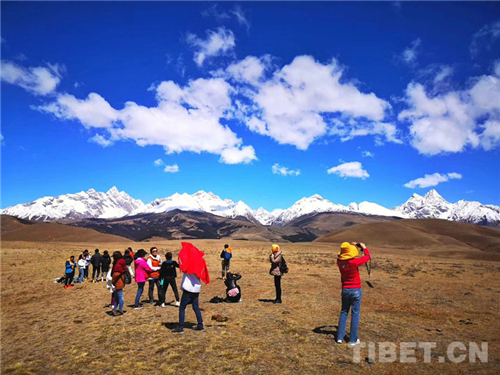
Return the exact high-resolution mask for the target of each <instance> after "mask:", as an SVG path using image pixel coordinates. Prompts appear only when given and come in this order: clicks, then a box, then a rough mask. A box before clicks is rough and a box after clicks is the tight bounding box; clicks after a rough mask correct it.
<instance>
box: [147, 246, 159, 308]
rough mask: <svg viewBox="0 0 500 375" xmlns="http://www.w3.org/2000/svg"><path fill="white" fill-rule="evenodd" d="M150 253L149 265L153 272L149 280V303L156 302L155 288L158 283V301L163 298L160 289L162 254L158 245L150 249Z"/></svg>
mask: <svg viewBox="0 0 500 375" xmlns="http://www.w3.org/2000/svg"><path fill="white" fill-rule="evenodd" d="M149 252H150V254H149V257H148V266H149V268H151V272H150V273H149V277H148V282H149V293H148V296H149V303H151V304H153V303H154V298H153V295H154V288H155V285H156V291H157V293H158V301H160V300H161V289H160V268H161V256H160V254H158V249H157V248H156V247H152V248H151V249H150V250H149Z"/></svg>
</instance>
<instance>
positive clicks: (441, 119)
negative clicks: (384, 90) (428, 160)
mask: <svg viewBox="0 0 500 375" xmlns="http://www.w3.org/2000/svg"><path fill="white" fill-rule="evenodd" d="M494 74H496V70H495V73H494ZM471 81H472V84H471V87H470V88H468V89H466V90H462V91H448V92H446V93H442V94H439V95H432V94H430V93H429V91H430V92H433V91H435V90H433V88H430V89H426V88H425V87H424V86H423V85H422V84H420V83H416V82H411V83H410V84H409V85H408V86H407V89H406V97H405V101H406V103H407V104H408V106H409V108H408V109H406V110H404V111H402V112H400V113H399V115H398V118H399V119H400V120H407V121H409V123H410V127H409V129H410V138H411V144H412V145H413V147H415V148H416V149H417V150H418V151H419V152H420V153H421V154H424V155H436V154H440V153H446V152H461V151H463V150H464V149H465V148H466V147H467V146H470V147H473V148H476V147H479V146H482V147H483V148H484V149H491V148H492V147H496V146H498V138H497V136H496V131H497V126H498V122H499V121H500V78H499V77H498V76H495V75H484V76H481V77H476V78H475V79H473V80H471ZM485 118H486V120H487V121H486V122H485V123H484V124H481V121H484V119H485Z"/></svg>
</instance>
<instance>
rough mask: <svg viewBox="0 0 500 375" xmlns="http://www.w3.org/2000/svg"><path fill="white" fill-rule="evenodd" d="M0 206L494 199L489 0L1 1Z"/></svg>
mask: <svg viewBox="0 0 500 375" xmlns="http://www.w3.org/2000/svg"><path fill="white" fill-rule="evenodd" d="M1 11H2V13H1V21H2V26H1V37H2V43H1V59H2V73H1V77H2V86H1V110H2V111H1V120H2V122H1V137H2V145H1V159H2V160H1V167H2V172H1V178H2V179H1V188H2V189H1V207H2V208H5V207H8V206H11V205H15V204H18V203H23V202H30V201H33V200H35V199H37V198H40V197H43V196H56V195H60V194H67V193H76V192H79V191H82V190H88V189H90V188H94V189H96V190H98V191H107V190H108V189H110V188H111V187H112V186H116V187H117V188H118V189H119V190H123V191H126V192H127V193H128V194H130V195H131V196H132V197H134V198H137V199H141V200H143V201H144V202H145V203H149V202H150V201H152V200H153V199H155V198H163V197H167V196H169V195H171V194H173V193H175V192H179V193H183V192H187V193H194V192H196V191H198V190H205V191H212V192H214V193H215V194H217V195H219V196H221V197H222V198H229V199H232V200H234V201H237V200H242V201H244V202H245V203H247V204H248V205H250V206H251V207H252V208H254V209H256V208H258V207H260V206H263V207H264V208H266V209H268V210H272V209H275V208H287V207H289V206H290V205H292V204H293V203H294V202H295V201H297V200H298V199H300V198H302V197H304V196H311V195H313V194H320V195H321V196H323V197H324V198H327V199H329V200H331V201H332V202H334V203H339V204H349V203H350V202H358V203H359V202H361V201H364V200H367V201H371V202H376V203H379V204H381V205H383V206H385V207H388V208H391V207H394V206H396V205H399V204H401V203H403V202H404V201H406V200H407V199H408V198H409V197H410V196H411V195H412V194H413V193H415V192H416V193H418V194H421V195H422V194H425V193H426V192H427V191H428V190H430V189H432V188H435V189H436V190H437V191H438V192H439V193H440V194H441V195H442V196H443V197H444V198H445V199H447V200H448V201H450V202H456V201H458V200H460V199H466V200H476V201H480V202H482V203H484V204H495V205H500V157H499V156H500V155H499V149H500V3H498V2H470V3H466V2H399V3H398V2H392V3H391V2H368V3H360V2H352V3H346V2H319V3H306V2H290V3H285V2H272V3H266V2H240V3H231V2H222V3H203V2H187V3H177V2H150V3H136V2H133V3H132V2H30V3H26V2H2V3H1Z"/></svg>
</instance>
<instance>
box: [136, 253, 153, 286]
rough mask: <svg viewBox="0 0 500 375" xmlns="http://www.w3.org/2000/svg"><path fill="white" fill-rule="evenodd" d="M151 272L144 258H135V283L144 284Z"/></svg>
mask: <svg viewBox="0 0 500 375" xmlns="http://www.w3.org/2000/svg"><path fill="white" fill-rule="evenodd" d="M151 271H152V270H151V267H149V264H148V262H146V261H145V260H144V258H137V259H136V261H135V282H137V283H145V282H146V280H147V279H148V277H149V272H151Z"/></svg>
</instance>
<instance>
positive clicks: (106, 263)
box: [101, 250, 111, 281]
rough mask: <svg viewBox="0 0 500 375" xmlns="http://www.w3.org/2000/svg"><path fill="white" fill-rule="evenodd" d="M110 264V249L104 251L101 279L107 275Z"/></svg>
mask: <svg viewBox="0 0 500 375" xmlns="http://www.w3.org/2000/svg"><path fill="white" fill-rule="evenodd" d="M110 264H111V257H110V256H109V254H108V250H104V253H103V254H102V257H101V270H102V275H101V281H102V280H103V278H105V277H106V276H107V274H108V272H109V265H110Z"/></svg>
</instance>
